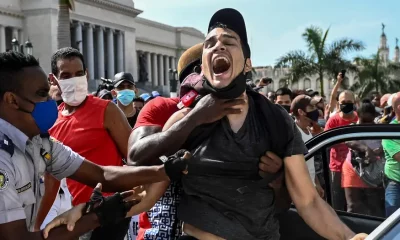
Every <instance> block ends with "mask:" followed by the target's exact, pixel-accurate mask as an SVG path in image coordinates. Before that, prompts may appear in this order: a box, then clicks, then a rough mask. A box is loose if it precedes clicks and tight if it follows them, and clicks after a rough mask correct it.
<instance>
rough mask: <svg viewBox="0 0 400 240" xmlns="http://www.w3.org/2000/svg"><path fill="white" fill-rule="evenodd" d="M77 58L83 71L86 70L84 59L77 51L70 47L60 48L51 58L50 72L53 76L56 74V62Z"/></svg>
mask: <svg viewBox="0 0 400 240" xmlns="http://www.w3.org/2000/svg"><path fill="white" fill-rule="evenodd" d="M74 57H77V58H79V59H80V60H81V61H82V65H83V70H86V65H85V59H84V58H83V55H82V53H81V52H79V50H78V49H76V48H72V47H65V48H60V49H58V50H57V52H55V53H54V54H53V56H51V72H52V73H53V74H54V75H57V74H58V68H57V62H58V61H59V60H61V59H71V58H74Z"/></svg>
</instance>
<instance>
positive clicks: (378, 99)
mask: <svg viewBox="0 0 400 240" xmlns="http://www.w3.org/2000/svg"><path fill="white" fill-rule="evenodd" d="M381 97H382V96H381V95H380V94H375V95H373V98H372V101H371V102H372V103H373V104H374V105H375V106H376V107H379V105H381Z"/></svg>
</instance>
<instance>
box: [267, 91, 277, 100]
mask: <svg viewBox="0 0 400 240" xmlns="http://www.w3.org/2000/svg"><path fill="white" fill-rule="evenodd" d="M267 98H268V99H269V100H270V101H271V102H275V93H273V92H269V93H268V94H267Z"/></svg>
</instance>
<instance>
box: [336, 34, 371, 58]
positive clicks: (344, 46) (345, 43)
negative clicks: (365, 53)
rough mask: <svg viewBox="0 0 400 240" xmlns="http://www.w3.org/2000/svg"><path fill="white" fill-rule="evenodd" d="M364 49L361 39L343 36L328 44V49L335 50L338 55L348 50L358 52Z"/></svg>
mask: <svg viewBox="0 0 400 240" xmlns="http://www.w3.org/2000/svg"><path fill="white" fill-rule="evenodd" d="M364 49H365V45H364V43H363V42H361V41H355V40H353V39H348V38H343V39H340V40H337V41H334V42H333V43H331V45H330V46H329V49H328V51H331V52H336V53H337V54H338V55H340V56H343V54H346V53H348V52H358V51H362V50H364Z"/></svg>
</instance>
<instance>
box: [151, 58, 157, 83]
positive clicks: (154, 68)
mask: <svg viewBox="0 0 400 240" xmlns="http://www.w3.org/2000/svg"><path fill="white" fill-rule="evenodd" d="M152 61H153V62H152V65H153V66H152V67H153V68H152V69H153V73H152V77H153V79H152V83H153V86H158V64H157V54H156V53H153V54H152Z"/></svg>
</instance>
